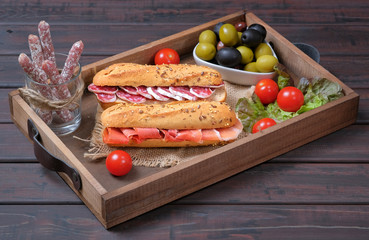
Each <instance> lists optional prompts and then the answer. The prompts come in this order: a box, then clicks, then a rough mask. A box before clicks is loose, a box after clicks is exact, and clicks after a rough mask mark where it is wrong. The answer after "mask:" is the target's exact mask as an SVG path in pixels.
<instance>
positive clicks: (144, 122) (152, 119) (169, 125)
mask: <svg viewBox="0 0 369 240" xmlns="http://www.w3.org/2000/svg"><path fill="white" fill-rule="evenodd" d="M237 121H238V120H237V117H236V113H235V112H234V111H232V110H231V108H230V106H229V105H227V104H226V103H224V102H214V101H212V102H208V101H197V102H193V101H177V102H172V103H168V104H152V105H146V104H135V105H132V104H117V105H114V106H112V107H110V108H108V109H106V110H105V111H104V112H103V113H102V115H101V123H102V124H103V126H104V127H117V128H135V127H136V128H137V127H139V128H152V127H154V128H158V129H212V128H225V127H231V126H233V125H235V124H236V122H237Z"/></svg>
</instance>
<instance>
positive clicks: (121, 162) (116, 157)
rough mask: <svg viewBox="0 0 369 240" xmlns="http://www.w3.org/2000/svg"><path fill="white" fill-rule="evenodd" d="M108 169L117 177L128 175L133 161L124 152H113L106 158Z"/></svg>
mask: <svg viewBox="0 0 369 240" xmlns="http://www.w3.org/2000/svg"><path fill="white" fill-rule="evenodd" d="M105 164H106V168H107V169H108V170H109V172H110V173H111V174H113V175H115V176H123V175H126V174H127V173H128V172H129V171H130V170H131V168H132V159H131V156H129V154H128V153H127V152H125V151H123V150H115V151H112V152H111V153H110V154H109V155H108V156H107V158H106V162H105Z"/></svg>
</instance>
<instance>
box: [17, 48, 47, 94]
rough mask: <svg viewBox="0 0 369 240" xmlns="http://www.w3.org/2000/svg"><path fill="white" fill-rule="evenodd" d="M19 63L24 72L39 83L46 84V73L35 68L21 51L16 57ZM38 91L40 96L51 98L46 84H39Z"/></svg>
mask: <svg viewBox="0 0 369 240" xmlns="http://www.w3.org/2000/svg"><path fill="white" fill-rule="evenodd" d="M18 62H19V65H20V66H21V67H22V68H23V70H24V72H25V73H26V74H27V75H28V76H29V77H30V78H32V79H33V80H34V81H35V82H38V83H41V84H47V75H46V73H45V72H44V71H43V70H42V69H40V68H37V67H36V66H35V65H34V64H33V63H32V62H31V59H30V58H29V57H28V56H27V55H26V54H24V53H21V54H20V55H19V58H18ZM38 90H40V93H41V94H42V96H44V97H46V98H48V99H50V100H53V99H54V97H53V96H52V94H51V91H50V88H49V87H48V86H39V89H38Z"/></svg>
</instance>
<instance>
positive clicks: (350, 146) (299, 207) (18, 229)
mask: <svg viewBox="0 0 369 240" xmlns="http://www.w3.org/2000/svg"><path fill="white" fill-rule="evenodd" d="M242 9H248V10H250V11H252V12H254V13H255V14H256V15H257V16H258V17H260V18H261V19H262V20H264V21H265V22H266V23H268V24H269V25H271V26H272V27H273V28H274V29H275V30H277V31H278V32H279V33H281V34H282V35H283V36H285V37H286V38H287V39H288V40H290V41H291V42H305V43H309V44H312V45H314V46H315V47H316V48H318V49H319V51H320V53H321V60H320V63H321V65H322V66H323V67H325V68H326V69H328V70H329V71H330V72H332V73H333V74H334V75H336V76H337V77H338V78H339V79H340V80H342V81H343V82H344V83H346V84H347V85H348V86H349V87H351V88H352V89H354V90H355V91H356V92H357V93H358V94H360V105H359V113H358V117H357V121H356V123H355V124H353V125H351V126H348V127H346V128H344V129H342V130H339V131H337V132H334V133H332V134H330V135H328V136H325V137H323V138H321V139H319V140H316V141H314V142H311V143H309V144H307V145H305V146H303V147H300V148H298V149H295V150H293V151H291V152H289V153H286V154H284V155H281V156H279V157H276V158H274V159H272V160H270V161H268V162H266V163H264V164H261V165H259V166H256V167H254V168H252V169H249V170H247V171H244V172H242V173H240V174H237V175H235V176H233V177H231V178H229V179H226V180H224V181H222V182H219V183H217V184H214V185H213V186H210V187H208V188H206V189H203V190H201V191H198V192H196V193H193V194H191V195H189V196H186V197H184V198H181V199H179V200H177V201H174V202H172V203H170V204H167V205H165V206H163V207H160V208H158V209H156V210H153V211H151V212H148V213H146V214H143V215H141V216H139V217H136V218H134V219H132V220H130V221H127V222H125V223H123V224H120V225H118V226H116V227H113V228H112V229H110V230H105V229H104V228H103V226H102V225H101V224H100V222H99V221H98V220H97V219H96V218H95V217H94V215H93V214H92V213H91V212H90V211H89V209H88V208H87V207H86V206H85V205H84V204H83V203H82V201H81V200H80V199H79V198H78V197H77V196H76V195H75V194H74V193H73V191H72V190H71V189H70V188H69V187H68V186H67V185H66V184H65V183H64V182H63V180H62V179H61V178H60V177H59V176H58V175H57V174H56V173H55V172H52V171H49V170H46V169H45V168H43V167H42V166H41V165H40V164H39V163H38V162H37V160H36V159H35V156H34V154H33V149H32V145H31V143H30V142H29V141H28V140H27V139H26V137H24V136H23V135H22V133H21V132H20V131H19V130H18V129H17V127H16V126H15V125H14V124H13V122H12V121H11V119H10V114H9V107H8V92H10V91H12V90H14V89H17V88H19V87H22V86H23V85H24V79H23V75H22V71H21V69H20V67H19V65H18V63H17V58H18V55H19V53H21V52H26V53H29V50H28V45H27V36H28V34H30V33H37V24H38V22H39V21H40V20H46V21H47V22H49V23H50V25H51V27H52V35H53V39H54V46H55V48H56V49H57V51H60V52H68V50H69V48H70V47H71V44H72V43H73V42H75V41H77V40H79V39H81V40H83V41H84V43H85V50H84V53H83V56H82V59H81V63H82V64H83V65H85V64H88V63H92V62H95V61H97V60H100V59H103V58H105V57H107V56H111V55H114V54H116V53H120V52H123V51H126V50H129V49H132V48H134V47H137V46H140V45H143V44H146V43H149V42H151V41H153V40H157V39H160V38H162V37H165V36H168V35H171V34H174V33H177V32H179V31H182V30H185V29H188V28H190V27H193V26H196V25H199V24H202V23H205V22H208V21H210V20H213V19H216V18H219V17H222V16H225V15H228V14H230V13H234V12H237V11H239V10H242ZM368 12H369V2H368V1H367V0H354V1H343V0H327V1H318V0H310V1H307V0H306V1H303V0H301V1H275V0H257V1H239V0H227V1H209V0H206V1H205V0H204V1H191V0H189V1H182V0H181V1H179V0H177V1H167V0H166V1H164V0H154V1H113V0H106V1H87V0H82V1H45V0H41V1H40V0H37V1H35V0H28V1H10V0H5V1H1V3H0V13H1V14H0V29H1V31H0V103H1V104H0V131H1V138H0V153H1V154H0V239H126V238H127V239H227V238H235V239H238V238H240V239H368V238H369V70H368V69H369V48H368V46H369V14H368Z"/></svg>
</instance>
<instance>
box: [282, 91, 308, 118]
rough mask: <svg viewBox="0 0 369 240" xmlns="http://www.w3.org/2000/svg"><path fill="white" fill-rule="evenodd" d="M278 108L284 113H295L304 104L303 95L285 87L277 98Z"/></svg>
mask: <svg viewBox="0 0 369 240" xmlns="http://www.w3.org/2000/svg"><path fill="white" fill-rule="evenodd" d="M277 104H278V106H279V107H280V108H281V109H282V110H283V111H286V112H296V111H297V110H299V109H300V107H301V106H302V105H303V104H304V94H303V93H302V92H301V91H300V89H298V88H296V87H285V88H282V89H281V91H279V93H278V96H277Z"/></svg>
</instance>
